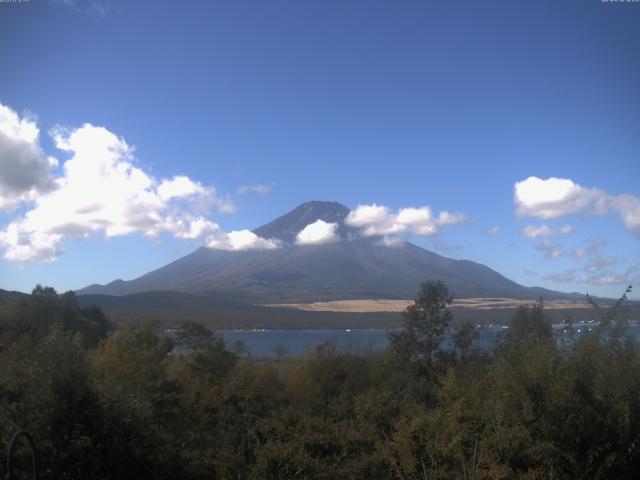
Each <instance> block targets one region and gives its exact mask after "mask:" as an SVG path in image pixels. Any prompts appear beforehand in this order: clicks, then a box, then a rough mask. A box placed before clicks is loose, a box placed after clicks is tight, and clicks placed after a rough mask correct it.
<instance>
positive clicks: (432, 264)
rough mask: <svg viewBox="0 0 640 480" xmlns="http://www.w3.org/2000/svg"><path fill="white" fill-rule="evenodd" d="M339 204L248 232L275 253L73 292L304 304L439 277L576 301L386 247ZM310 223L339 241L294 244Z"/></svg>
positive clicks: (175, 266) (188, 263) (216, 257)
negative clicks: (272, 242) (327, 227)
mask: <svg viewBox="0 0 640 480" xmlns="http://www.w3.org/2000/svg"><path fill="white" fill-rule="evenodd" d="M348 213H349V209H348V208H347V207H346V206H344V205H342V204H340V203H338V202H322V201H311V202H306V203H303V204H301V205H299V206H298V207H296V208H295V209H293V210H291V211H290V212H288V213H285V214H284V215H282V216H280V217H278V218H276V219H274V220H273V221H271V222H268V223H266V224H265V225H262V226H260V227H258V228H256V229H254V230H253V232H254V233H255V234H256V235H259V236H261V237H264V238H269V239H276V240H279V241H280V242H281V245H282V246H281V247H280V248H278V249H273V250H241V251H227V250H213V249H209V248H205V247H200V248H198V249H196V250H195V251H194V252H192V253H190V254H188V255H186V256H184V257H181V258H179V259H177V260H175V261H173V262H171V263H169V264H167V265H164V266H162V267H160V268H158V269H155V270H153V271H151V272H148V273H146V274H144V275H142V276H140V277H137V278H135V279H132V280H129V281H124V280H120V279H118V280H115V281H113V282H111V283H109V284H106V285H96V284H94V285H90V286H88V287H85V288H83V289H80V290H78V291H77V293H78V294H81V295H86V294H103V295H129V294H134V293H142V292H145V291H157V290H165V291H178V292H185V293H192V294H198V295H212V296H220V297H221V298H228V299H233V300H237V301H244V302H248V303H270V302H271V303H274V302H309V301H324V300H341V299H358V298H387V299H406V298H412V297H413V295H414V294H415V292H416V291H417V289H418V288H419V284H420V282H421V281H425V280H428V279H439V280H442V281H444V282H445V283H446V284H447V285H448V287H449V288H450V290H451V291H452V292H453V294H454V295H455V296H456V297H457V298H469V297H510V298H522V299H535V298H538V297H540V298H574V297H576V295H574V294H567V293H562V292H554V291H552V290H547V289H544V288H542V287H525V286H522V285H519V284H518V283H516V282H514V281H512V280H510V279H508V278H506V277H505V276H503V275H501V274H500V273H498V272H496V271H494V270H492V269H491V268H489V267H488V266H486V265H483V264H480V263H477V262H473V261H471V260H457V259H451V258H447V257H444V256H441V255H438V254H436V253H434V252H431V251H429V250H426V249H423V248H421V247H419V246H417V245H415V244H413V243H411V242H408V241H406V242H403V243H401V244H400V245H395V246H387V245H384V244H383V243H382V242H381V238H380V237H365V236H363V235H359V233H358V230H357V229H355V228H353V227H351V226H349V225H347V224H346V223H345V218H346V217H347V215H348ZM316 220H323V221H325V222H328V223H337V224H338V227H337V233H338V235H339V238H340V241H338V242H333V243H326V244H320V245H297V244H296V243H295V239H296V236H297V234H298V233H299V231H301V230H302V229H303V228H305V227H306V226H307V225H309V224H311V223H313V222H315V221H316Z"/></svg>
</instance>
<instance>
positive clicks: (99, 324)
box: [0, 285, 111, 347]
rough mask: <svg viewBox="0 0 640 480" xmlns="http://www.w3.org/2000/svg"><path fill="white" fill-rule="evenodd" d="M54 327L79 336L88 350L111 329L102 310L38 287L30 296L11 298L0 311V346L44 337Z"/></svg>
mask: <svg viewBox="0 0 640 480" xmlns="http://www.w3.org/2000/svg"><path fill="white" fill-rule="evenodd" d="M54 326H57V327H59V328H61V329H62V330H64V331H67V332H72V333H74V334H78V335H80V336H81V337H82V342H83V343H84V345H85V346H87V347H95V346H97V345H98V343H99V342H100V340H102V339H104V338H105V337H106V335H107V333H108V332H109V330H110V329H111V325H110V322H109V321H108V319H107V317H106V316H105V315H104V313H103V312H102V310H100V309H99V308H98V307H96V306H90V307H84V308H83V307H80V306H79V305H78V301H77V298H76V295H75V293H73V292H71V291H69V292H66V293H63V294H61V295H59V294H58V293H56V291H55V290H54V289H53V288H51V287H42V286H41V285H37V286H36V287H35V288H34V289H33V291H32V292H31V295H30V296H29V297H26V298H20V299H13V300H11V301H9V303H8V304H7V305H3V306H2V309H0V346H2V345H5V346H6V345H9V344H11V343H13V342H15V341H17V340H18V339H21V338H29V339H31V340H38V339H41V338H44V337H46V336H47V335H48V334H49V333H50V332H51V331H52V329H53V328H54Z"/></svg>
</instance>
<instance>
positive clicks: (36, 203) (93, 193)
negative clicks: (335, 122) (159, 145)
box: [0, 124, 232, 262]
mask: <svg viewBox="0 0 640 480" xmlns="http://www.w3.org/2000/svg"><path fill="white" fill-rule="evenodd" d="M29 128H30V130H27V131H28V132H29V135H28V138H30V139H32V140H33V139H34V138H35V136H34V135H37V133H34V130H33V127H29ZM24 135H26V134H23V136H24ZM52 136H53V138H54V140H55V143H56V146H57V147H58V148H59V149H61V150H64V151H67V152H69V153H70V154H71V158H69V159H68V160H67V161H65V162H64V164H63V166H62V170H63V172H62V174H61V175H60V176H58V177H57V178H54V179H53V184H54V186H55V189H53V190H50V191H47V192H44V193H43V192H39V195H37V197H35V198H33V204H32V205H31V207H30V208H29V209H28V210H27V211H26V213H24V215H23V216H21V217H20V218H17V219H14V220H13V221H12V222H11V223H10V224H9V225H7V226H6V227H5V228H4V230H2V231H0V246H2V247H3V248H4V258H5V259H7V260H10V261H18V262H28V261H42V260H49V261H50V260H54V259H55V258H57V257H58V256H60V255H61V254H62V250H63V249H62V246H61V243H62V241H63V240H64V239H65V238H68V237H72V238H84V237H88V236H89V235H91V234H102V235H104V236H105V237H116V236H121V235H128V234H141V235H145V236H147V237H156V236H158V235H159V234H161V233H168V234H171V235H173V236H175V237H178V238H184V239H194V238H198V237H201V236H203V235H213V234H215V235H221V233H220V228H219V226H218V225H217V224H216V223H214V222H212V221H210V220H207V219H206V218H204V216H203V215H202V213H204V210H206V209H207V208H209V207H210V206H211V205H215V206H216V207H218V209H219V210H227V211H228V210H229V209H230V208H231V207H232V205H229V204H228V202H227V201H226V200H224V199H220V198H219V197H218V196H217V195H216V192H215V189H214V188H213V187H205V186H203V185H201V184H200V183H198V182H195V181H193V180H191V179H189V178H188V177H185V176H175V177H173V178H172V179H156V178H154V177H152V176H151V175H150V174H148V173H147V172H145V171H144V170H143V169H142V168H141V167H140V166H138V165H137V163H136V161H135V159H134V156H133V148H132V147H130V146H129V145H128V144H127V143H126V142H125V140H124V139H122V138H119V137H117V136H116V135H115V134H113V133H112V132H110V131H109V130H107V129H105V128H103V127H96V126H93V125H91V124H85V125H83V126H82V127H80V128H78V129H73V130H63V129H60V128H58V129H55V130H53V131H52ZM33 141H35V140H33ZM45 161H46V159H45Z"/></svg>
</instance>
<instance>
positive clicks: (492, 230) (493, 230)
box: [487, 225, 500, 235]
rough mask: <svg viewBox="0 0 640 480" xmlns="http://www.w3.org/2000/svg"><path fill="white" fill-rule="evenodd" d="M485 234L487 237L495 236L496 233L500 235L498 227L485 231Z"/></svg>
mask: <svg viewBox="0 0 640 480" xmlns="http://www.w3.org/2000/svg"><path fill="white" fill-rule="evenodd" d="M487 233H488V234H489V235H497V234H498V233H500V227H499V226H498V225H496V226H494V227H491V228H489V229H487Z"/></svg>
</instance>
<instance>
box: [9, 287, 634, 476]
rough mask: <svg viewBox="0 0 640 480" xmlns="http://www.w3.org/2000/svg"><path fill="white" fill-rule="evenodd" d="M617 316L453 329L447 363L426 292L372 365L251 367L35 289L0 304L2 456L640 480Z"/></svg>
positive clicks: (438, 316) (621, 322)
mask: <svg viewBox="0 0 640 480" xmlns="http://www.w3.org/2000/svg"><path fill="white" fill-rule="evenodd" d="M623 301H624V296H623V298H621V300H620V301H619V302H618V303H617V304H615V305H614V306H613V307H610V308H607V309H604V310H602V309H600V310H598V313H599V316H600V326H599V327H598V328H594V330H593V332H592V333H591V334H589V335H587V336H583V337H580V338H576V339H574V340H568V341H564V342H558V341H557V340H556V339H554V337H553V334H552V330H551V325H550V322H549V321H548V318H547V316H546V315H545V311H544V308H543V306H542V305H541V304H535V305H531V306H523V307H521V308H520V309H519V310H518V311H517V312H516V314H515V316H514V317H513V319H512V321H511V328H510V329H509V331H508V332H509V333H508V335H507V336H506V337H505V339H504V341H503V342H501V343H500V344H499V345H496V346H495V348H494V349H492V350H491V351H486V350H485V351H476V350H474V349H473V339H474V337H475V335H476V333H475V331H474V328H473V326H472V325H471V324H468V323H463V324H462V325H460V326H457V327H456V331H455V334H454V340H455V344H456V347H457V349H456V351H455V352H445V351H443V350H441V348H440V341H441V338H442V336H443V333H444V331H445V329H446V328H447V326H448V324H449V322H450V321H451V313H450V311H449V310H448V308H447V306H448V305H449V302H450V297H449V295H448V292H447V289H446V287H445V286H444V285H443V284H441V283H439V282H427V283H425V284H423V285H422V289H421V291H420V292H419V294H418V296H417V297H416V302H415V304H414V305H412V306H410V307H409V308H408V309H407V311H406V312H405V314H404V320H403V329H402V330H401V331H400V332H399V333H397V334H395V335H394V336H393V338H392V342H391V346H390V347H389V348H388V349H387V351H385V352H384V353H383V354H380V355H376V356H370V357H363V356H353V355H349V354H345V353H341V352H338V351H336V349H335V348H334V347H333V346H332V345H331V344H327V345H322V346H319V347H318V348H317V350H316V352H315V353H314V354H312V355H308V356H307V357H305V358H301V359H295V360H291V361H289V362H287V363H286V364H284V363H282V362H275V361H274V362H272V363H271V364H268V365H263V364H258V363H257V362H255V361H253V360H251V359H248V358H245V357H244V356H243V355H241V350H240V349H236V350H232V349H229V348H228V346H226V345H225V344H224V342H223V341H222V340H221V339H220V338H218V337H216V336H215V335H214V334H212V332H211V331H209V330H208V329H207V328H206V327H205V326H203V325H201V324H198V323H196V322H185V323H184V324H183V326H182V328H181V330H180V331H179V332H178V335H177V336H176V338H175V339H173V340H170V339H168V338H166V337H163V336H161V335H160V334H159V332H158V331H157V330H155V329H154V327H153V325H151V324H144V325H141V326H136V327H130V326H121V327H120V328H118V329H117V330H113V329H112V328H111V326H110V324H109V322H108V320H107V318H105V316H104V315H103V313H102V311H101V310H99V309H98V308H82V307H80V306H78V303H77V301H76V298H75V296H74V295H73V294H72V293H66V294H63V295H58V294H56V292H55V291H54V290H52V289H49V288H41V287H38V288H36V289H35V290H34V292H33V295H31V296H30V297H26V298H21V299H14V300H12V301H9V302H8V303H6V304H4V305H2V306H0V344H1V347H0V348H1V351H0V440H1V442H0V444H1V445H2V446H1V447H0V448H1V449H2V450H1V451H0V454H2V455H1V456H2V458H5V456H6V445H7V443H8V441H9V439H10V437H11V435H12V434H13V432H15V431H16V430H18V429H27V430H28V431H30V432H31V433H32V435H33V437H34V439H35V442H36V444H37V450H38V454H39V461H38V463H39V466H40V474H41V475H40V478H44V479H126V478H136V479H272V478H273V479H275V478H280V479H297V478H301V479H303V478H308V479H396V478H398V479H485V478H486V479H536V478H540V479H542V478H544V479H598V478H601V479H603V478H607V479H608V478H612V479H631V478H640V350H639V348H638V345H637V344H636V343H635V341H634V340H632V339H630V338H628V337H626V336H624V335H623V333H624V331H625V329H626V325H625V321H626V315H625V311H624V304H623ZM594 307H596V306H595V305H594ZM175 343H180V344H182V347H183V348H187V349H190V350H191V351H192V354H191V355H176V354H173V353H172V352H173V347H174V344H175ZM23 453H24V452H23ZM18 460H20V458H19V456H18ZM22 460H23V461H22V463H23V464H24V463H25V462H24V460H25V459H22ZM2 468H4V467H0V474H2V475H4V473H5V472H3V471H2ZM25 478H26V477H25Z"/></svg>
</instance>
